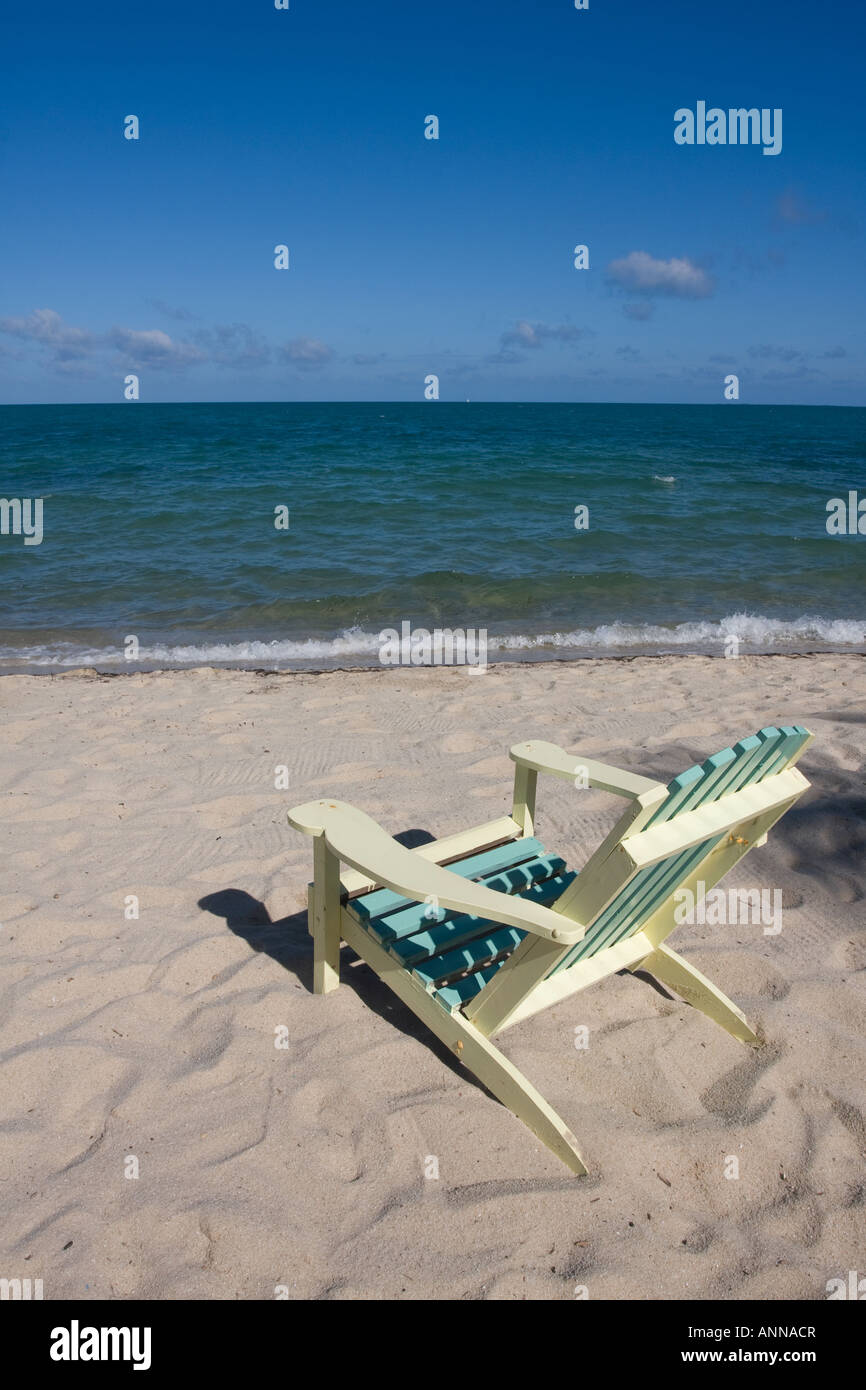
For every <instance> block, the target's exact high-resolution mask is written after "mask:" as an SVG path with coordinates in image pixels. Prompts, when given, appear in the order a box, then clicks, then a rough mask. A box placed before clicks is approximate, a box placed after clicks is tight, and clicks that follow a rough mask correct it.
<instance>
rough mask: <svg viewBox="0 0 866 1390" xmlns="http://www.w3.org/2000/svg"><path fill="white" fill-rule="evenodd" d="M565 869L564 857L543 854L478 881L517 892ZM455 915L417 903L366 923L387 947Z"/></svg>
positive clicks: (505, 890) (494, 887) (496, 889)
mask: <svg viewBox="0 0 866 1390" xmlns="http://www.w3.org/2000/svg"><path fill="white" fill-rule="evenodd" d="M564 868H565V860H564V859H560V857H559V855H558V854H544V855H541V856H539V857H537V858H535V859H530V860H528V861H527V862H526V863H525V864H512V865H511V866H510V867H509V868H507V869H500V870H499V871H498V873H495V874H490V875H487V876H484V877H481V878H479V880H478V881H479V882H480V883H483V885H484V887H485V888H492V889H493V890H494V892H497V893H516V892H520V891H522V890H523V889H524V888H529V887H531V886H532V884H533V883H536V882H538V881H540V880H542V879H546V878H550V877H551V876H552V875H553V874H556V873H561V872H562V870H563V869H564ZM454 916H455V913H454V911H453V909H451V908H444V907H434V906H433V904H432V903H417V902H416V903H410V904H409V906H408V907H404V908H400V909H399V910H398V911H397V912H389V913H386V914H385V915H384V916H383V917H373V918H371V919H370V920H369V921H368V922H367V923H366V925H367V930H368V931H370V932H372V934H373V935H374V936H375V937H376V940H377V941H381V942H382V943H383V945H386V946H390V945H391V944H392V943H393V942H396V941H400V940H402V939H403V938H405V937H408V936H414V934H415V933H416V932H418V931H425V930H428V929H429V928H430V927H431V926H435V924H436V923H437V922H441V923H446V922H448V921H451V920H453V918H454Z"/></svg>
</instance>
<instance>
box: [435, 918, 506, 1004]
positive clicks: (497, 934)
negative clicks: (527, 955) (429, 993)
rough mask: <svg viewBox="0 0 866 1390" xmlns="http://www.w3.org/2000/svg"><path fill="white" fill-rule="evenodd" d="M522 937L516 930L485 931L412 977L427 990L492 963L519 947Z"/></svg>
mask: <svg viewBox="0 0 866 1390" xmlns="http://www.w3.org/2000/svg"><path fill="white" fill-rule="evenodd" d="M525 935H526V932H523V931H521V930H520V929H519V928H518V927H501V928H500V929H499V930H498V931H497V930H495V929H494V930H491V931H488V932H487V933H486V934H485V935H483V936H478V937H476V938H475V940H474V941H470V942H468V943H467V944H466V945H465V946H459V947H457V949H456V950H453V951H446V952H444V954H443V955H441V956H434V957H433V959H432V960H429V961H424V963H423V964H421V965H416V966H415V967H414V969H413V971H412V973H413V975H415V976H416V978H417V979H419V980H420V981H421V983H422V984H423V985H426V986H427V988H428V989H429V988H430V987H432V986H434V985H437V984H440V983H442V982H443V981H446V980H449V979H450V978H451V977H452V976H454V975H460V974H463V973H465V972H466V971H467V970H472V969H473V968H475V969H476V970H477V969H480V968H481V967H482V966H484V965H487V964H490V963H492V962H493V961H495V960H496V959H497V958H498V957H499V956H502V955H504V954H505V953H506V952H507V951H513V950H514V948H515V946H519V945H520V943H521V941H522V940H523V938H524V936H525Z"/></svg>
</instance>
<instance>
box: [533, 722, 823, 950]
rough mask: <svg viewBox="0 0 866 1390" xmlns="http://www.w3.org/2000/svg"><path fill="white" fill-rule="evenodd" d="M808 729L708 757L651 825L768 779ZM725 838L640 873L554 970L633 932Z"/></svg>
mask: <svg viewBox="0 0 866 1390" xmlns="http://www.w3.org/2000/svg"><path fill="white" fill-rule="evenodd" d="M806 738H808V732H807V731H806V730H804V729H801V728H800V727H799V726H795V727H788V726H786V727H785V728H783V729H781V730H780V729H777V728H775V726H773V725H770V726H768V727H767V728H764V729H761V730H760V732H759V733H757V734H753V735H751V736H750V737H749V738H745V739H742V740H741V741H740V742H739V743H737V744H736V745H735V747H734V748H733V749H723V750H722V751H721V753H717V754H714V755H713V757H711V758H708V759H707V761H706V762H705V763H703V764H702V765H701V767H700V768H697V767H693V768H689V769H688V770H687V771H686V772H685V773H682V774H680V776H679V777H677V778H674V779H673V781H672V782H671V783H670V784H669V788H668V791H669V795H668V798H667V800H666V801H664V802H663V803H662V805H661V806H660V807H659V809H658V811H657V812H656V814H655V816H654V817H653V818H652V820H651V821H650V824H659V823H662V822H665V821H667V820H669V819H671V817H672V816H673V815H679V814H680V813H681V812H683V811H686V810H694V809H696V808H697V807H699V806H702V805H705V804H707V803H708V802H711V801H717V800H718V799H719V798H720V797H722V796H725V795H727V794H729V793H731V792H734V791H739V790H741V789H742V788H743V787H744V786H747V785H748V784H749V783H753V782H758V781H761V780H763V778H764V777H765V776H769V775H771V774H772V772H774V771H776V770H778V769H780V768H781V767H783V766H784V765H785V763H786V762H787V761H788V760H789V759H790V757H791V756H793V754H794V753H795V752H796V751H798V749H799V748H800V747H801V746H802V743H803V742H804V741H805V739H806ZM723 838H724V836H723V835H718V836H713V837H711V838H710V839H708V840H704V841H702V842H701V843H700V844H699V845H693V846H691V847H690V848H688V849H686V850H681V851H680V852H679V853H677V854H674V855H670V856H668V858H667V859H664V860H662V861H661V862H660V863H659V864H653V865H650V866H649V868H648V869H644V870H642V871H641V872H640V873H639V874H637V875H635V877H634V878H633V879H632V881H631V883H630V884H629V885H628V886H627V887H626V888H624V889H623V891H622V892H621V893H620V894H619V895H618V898H616V899H614V901H613V902H612V903H610V904H609V905H608V907H607V908H606V909H605V910H604V912H603V913H602V914H601V915H600V916H599V918H598V920H597V921H596V922H595V923H593V925H592V927H591V928H590V930H589V931H588V932H587V935H586V936H585V937H584V940H583V941H582V942H581V943H580V944H579V945H578V946H577V947H575V948H574V949H573V950H572V951H571V952H569V954H568V956H566V957H565V958H564V959H563V960H562V961H561V962H560V964H559V965H558V966H557V967H556V968H555V969H554V970H553V971H552V972H551V973H552V974H556V973H557V972H558V971H559V970H563V969H568V968H569V966H570V965H573V964H574V963H575V962H576V961H577V960H581V959H584V958H586V957H587V956H590V955H595V954H596V953H597V952H598V951H600V950H604V949H606V948H607V947H609V946H613V945H615V944H616V943H617V942H618V941H622V940H623V939H624V938H626V937H627V936H629V935H631V934H632V933H633V932H634V931H635V930H637V929H638V928H639V927H640V924H641V923H642V922H645V921H647V920H648V919H649V918H650V917H651V916H652V914H653V913H654V912H655V911H656V910H657V909H658V908H659V907H660V906H661V905H662V903H664V902H666V901H667V900H668V898H669V897H670V896H671V894H672V893H673V892H674V891H675V889H676V888H677V886H678V885H679V884H680V883H682V882H683V881H684V880H685V879H686V878H688V876H689V874H690V873H691V872H692V871H693V869H694V867H695V866H696V865H698V864H699V863H700V862H701V860H702V859H703V858H704V857H705V856H706V855H707V854H708V853H710V852H711V851H712V849H713V848H714V847H715V846H716V845H717V844H718V843H719V842H720V841H721V840H722V839H723Z"/></svg>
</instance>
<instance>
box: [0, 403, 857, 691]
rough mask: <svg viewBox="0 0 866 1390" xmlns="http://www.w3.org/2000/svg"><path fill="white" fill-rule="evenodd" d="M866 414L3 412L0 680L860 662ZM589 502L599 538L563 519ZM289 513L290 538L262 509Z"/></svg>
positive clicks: (529, 408)
mask: <svg viewBox="0 0 866 1390" xmlns="http://www.w3.org/2000/svg"><path fill="white" fill-rule="evenodd" d="M864 444H866V410H862V409H847V410H846V409H833V408H826V409H824V408H810V407H771V406H766V407H764V406H745V405H742V404H736V405H734V404H730V405H720V406H643V405H598V406H595V405H484V404H475V403H471V404H449V403H444V402H423V403H419V404H379V405H376V404H373V405H371V404H358V405H356V404H325V405H318V404H291V403H290V404H258V403H251V404H239V405H238V404H219V405H148V404H142V403H141V402H135V403H132V402H130V403H124V404H120V405H95V406H5V407H0V496H2V497H5V498H7V499H10V498H16V497H17V498H26V497H30V498H38V497H41V498H43V499H44V500H43V527H44V538H43V541H42V543H41V545H38V546H36V545H33V546H25V545H24V544H23V537H22V536H20V535H18V536H16V535H12V534H7V535H0V666H2V669H5V670H10V669H23V668H24V667H25V666H26V667H30V668H34V667H38V668H41V669H46V668H47V669H57V667H58V666H62V665H81V664H84V663H93V664H98V665H102V666H106V667H112V666H117V667H120V668H124V667H126V663H125V662H124V660H123V652H124V639H125V637H126V636H127V635H129V634H134V635H135V636H136V637H137V638H138V640H139V642H140V656H141V660H142V662H143V663H144V664H145V665H158V666H163V665H185V664H190V663H192V664H201V663H214V662H237V663H240V664H242V665H247V666H269V665H275V666H289V667H291V666H302V665H303V666H312V667H321V666H328V665H342V666H347V665H363V664H368V663H372V664H378V651H379V646H380V642H379V633H380V631H381V630H382V629H384V628H397V629H399V628H400V625H401V623H402V622H404V621H408V622H410V623H411V625H412V627H413V629H417V628H418V627H426V628H428V629H433V628H435V627H443V628H444V627H448V628H464V629H465V628H474V629H476V630H477V629H486V630H487V633H488V643H489V657H490V659H496V658H497V657H504V658H511V659H514V658H519V659H524V658H527V657H544V656H556V657H562V656H569V655H580V654H592V655H604V654H621V653H623V652H628V653H636V652H640V651H667V650H675V651H716V652H719V653H721V651H722V650H723V649H724V646H723V644H724V639H725V635H726V634H727V633H735V634H736V635H738V636H739V637H740V638H741V640H742V642H743V648H742V649H743V650H762V651H767V650H770V651H805V650H816V649H827V648H843V649H846V650H852V649H856V650H864V649H866V582H864V581H866V536H859V535H846V536H830V535H828V533H827V529H826V520H827V511H826V506H827V502H828V500H829V499H830V498H832V497H837V496H847V493H848V491H849V490H850V489H859V494H860V496H861V497H866V465H864ZM580 505H585V506H587V507H588V508H589V529H588V530H585V531H578V530H576V529H575V526H574V517H575V508H576V507H577V506H580ZM278 506H284V507H288V508H289V517H290V520H289V529H288V530H287V531H283V530H277V529H276V528H275V526H274V509H275V507H278Z"/></svg>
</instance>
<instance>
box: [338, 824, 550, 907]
mask: <svg viewBox="0 0 866 1390" xmlns="http://www.w3.org/2000/svg"><path fill="white" fill-rule="evenodd" d="M544 852H545V851H544V845H542V844H541V843H540V841H538V840H533V839H532V838H531V837H530V838H527V839H524V840H509V842H508V844H507V845H497V846H496V848H495V849H487V850H484V851H483V852H482V853H481V854H471V855H470V856H469V858H468V859H459V860H458V861H457V862H456V863H455V864H449V865H447V867H448V868H449V869H451V870H452V872H453V873H455V874H460V875H461V876H462V877H463V878H475V877H477V875H478V874H484V873H492V872H493V871H494V870H495V869H504V868H508V867H509V866H510V865H512V864H519V863H520V862H521V860H523V859H533V858H534V857H535V856H536V855H538V854H544ZM411 901H412V899H411V898H402V897H400V895H399V894H398V893H392V892H391V889H390V888H377V889H375V890H374V891H373V892H372V893H364V894H362V895H361V896H360V897H358V898H353V899H352V907H353V909H354V910H355V911H356V912H357V913H358V915H359V916H360V917H363V918H364V920H365V921H366V920H367V919H368V918H370V917H380V916H382V915H383V914H384V913H386V912H393V911H395V909H397V908H400V907H406V906H407V904H409V903H411Z"/></svg>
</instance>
